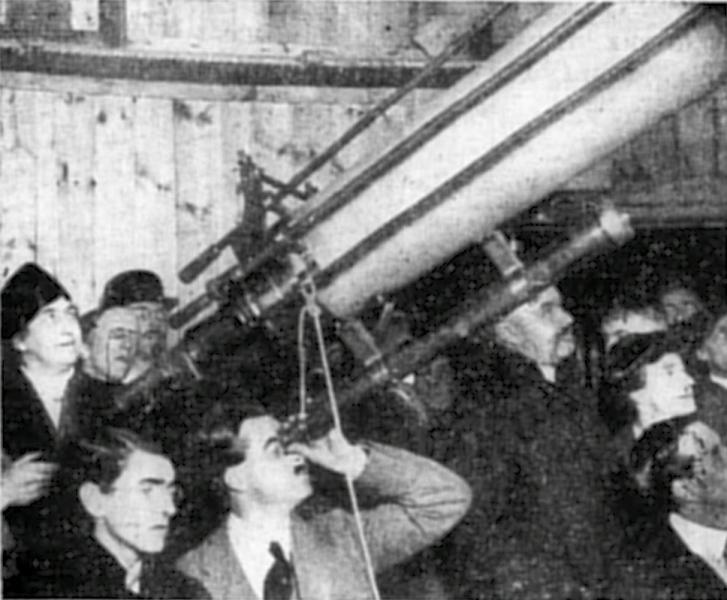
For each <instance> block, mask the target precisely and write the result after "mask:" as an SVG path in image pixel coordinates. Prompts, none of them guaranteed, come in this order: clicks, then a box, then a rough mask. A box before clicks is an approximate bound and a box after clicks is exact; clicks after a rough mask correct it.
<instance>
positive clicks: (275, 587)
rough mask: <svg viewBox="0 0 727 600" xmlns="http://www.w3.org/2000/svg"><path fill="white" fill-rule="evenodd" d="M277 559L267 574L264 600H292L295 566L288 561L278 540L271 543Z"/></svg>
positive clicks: (271, 551)
mask: <svg viewBox="0 0 727 600" xmlns="http://www.w3.org/2000/svg"><path fill="white" fill-rule="evenodd" d="M270 554H272V555H273V558H274V559H275V561H274V562H273V566H272V567H270V570H269V571H268V574H267V575H266V576H265V582H264V584H263V600H291V595H292V593H293V577H294V574H293V566H292V565H291V564H290V563H289V562H288V561H287V559H286V558H285V555H284V554H283V549H282V548H281V547H280V544H278V542H272V543H271V544H270Z"/></svg>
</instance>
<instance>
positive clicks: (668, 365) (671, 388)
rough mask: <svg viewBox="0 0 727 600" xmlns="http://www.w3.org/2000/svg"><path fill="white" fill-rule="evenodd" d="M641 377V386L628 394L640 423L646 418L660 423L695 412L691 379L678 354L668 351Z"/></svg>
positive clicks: (644, 370)
mask: <svg viewBox="0 0 727 600" xmlns="http://www.w3.org/2000/svg"><path fill="white" fill-rule="evenodd" d="M642 375H643V380H644V385H643V387H641V389H638V390H636V391H634V392H632V393H631V398H632V399H633V400H634V402H635V403H636V408H637V410H638V412H639V415H640V416H641V417H642V420H643V418H644V416H645V415H649V420H652V421H661V420H665V419H670V418H672V417H678V416H682V415H688V414H690V413H692V412H694V411H695V410H696V408H697V407H696V404H695V402H694V379H692V378H691V376H690V375H689V373H687V371H686V369H685V368H684V361H682V359H681V357H680V356H679V355H678V354H677V353H675V352H668V353H666V354H663V355H662V356H661V357H660V358H659V360H657V361H656V362H653V363H649V364H648V365H645V366H644V367H642Z"/></svg>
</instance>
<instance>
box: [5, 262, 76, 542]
mask: <svg viewBox="0 0 727 600" xmlns="http://www.w3.org/2000/svg"><path fill="white" fill-rule="evenodd" d="M1 301H2V307H1V310H2V341H3V360H2V369H3V381H2V413H3V414H2V428H3V452H4V454H5V455H6V456H7V457H8V458H9V461H10V462H9V466H8V467H7V468H5V469H3V510H4V512H3V516H4V517H5V518H6V519H7V521H8V524H9V526H10V529H11V531H12V533H13V536H14V537H15V539H16V540H18V542H19V543H21V544H23V543H26V544H28V543H30V542H43V541H48V540H43V539H42V537H43V536H42V531H43V526H44V525H47V524H49V523H50V522H51V521H56V520H57V519H56V517H55V515H54V514H52V513H53V512H54V510H55V507H52V506H51V502H50V500H49V499H48V498H47V497H46V498H45V499H42V500H39V498H41V497H42V496H44V495H46V494H47V492H48V489H49V486H50V484H51V480H52V475H53V472H54V471H55V465H54V464H53V461H54V460H55V455H56V450H57V448H58V445H59V442H60V440H61V438H62V437H63V436H64V435H65V433H66V432H70V423H71V422H72V419H71V417H70V412H71V411H70V408H69V395H70V394H69V388H70V385H71V380H72V379H73V377H74V375H75V373H76V365H77V363H78V359H79V357H80V355H81V349H82V341H81V329H80V325H79V323H78V311H77V309H76V306H75V305H74V304H73V302H72V300H71V296H70V294H69V293H68V292H67V291H66V289H65V288H64V287H63V286H62V285H61V284H60V283H59V282H58V281H57V280H56V279H55V278H53V277H52V276H51V275H50V274H49V273H47V272H46V271H44V270H43V269H41V268H40V267H38V266H37V265H35V264H32V263H28V264H25V265H23V266H22V267H20V269H18V270H17V271H16V272H15V273H14V274H13V276H12V277H10V279H8V281H7V282H6V283H5V285H4V286H3V288H2V298H1ZM6 508H7V510H5V509H6Z"/></svg>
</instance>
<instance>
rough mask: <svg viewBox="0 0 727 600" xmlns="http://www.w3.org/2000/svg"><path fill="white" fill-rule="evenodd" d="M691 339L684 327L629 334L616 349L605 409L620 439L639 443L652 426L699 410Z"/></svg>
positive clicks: (603, 392)
mask: <svg viewBox="0 0 727 600" xmlns="http://www.w3.org/2000/svg"><path fill="white" fill-rule="evenodd" d="M685 343H686V342H685V338H684V336H683V335H681V334H680V332H678V331H657V332H652V333H644V334H632V335H628V336H626V337H624V338H623V339H621V340H620V341H619V342H618V343H617V344H616V345H615V346H614V347H613V348H612V349H611V351H610V352H609V354H608V356H607V358H606V373H605V377H604V381H603V383H602V386H601V387H600V389H599V402H600V406H599V408H600V412H601V415H602V417H603V418H604V419H605V421H606V424H607V425H608V426H609V428H610V429H611V432H612V433H614V434H615V435H616V436H617V438H619V439H621V440H623V441H628V440H630V442H631V443H633V442H634V441H636V440H638V439H639V438H640V437H641V435H642V434H643V432H644V431H645V430H646V429H648V428H649V427H651V426H652V425H655V424H656V423H659V422H662V421H666V420H669V419H672V418H674V417H680V416H685V415H690V414H692V413H694V412H695V411H696V409H697V406H696V403H695V400H694V379H692V377H691V375H689V373H688V372H687V370H686V367H685V365H684V360H683V359H682V356H681V352H682V351H683V349H684V347H685ZM631 443H627V446H628V447H627V448H625V450H626V452H628V451H629V450H630V446H631Z"/></svg>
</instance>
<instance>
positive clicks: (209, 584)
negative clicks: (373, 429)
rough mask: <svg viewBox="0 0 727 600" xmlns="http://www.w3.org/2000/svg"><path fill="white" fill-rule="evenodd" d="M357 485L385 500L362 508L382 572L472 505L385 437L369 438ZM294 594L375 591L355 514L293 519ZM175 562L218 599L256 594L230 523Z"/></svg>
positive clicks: (438, 469)
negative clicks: (383, 439) (236, 550)
mask: <svg viewBox="0 0 727 600" xmlns="http://www.w3.org/2000/svg"><path fill="white" fill-rule="evenodd" d="M356 483H357V486H361V487H363V488H369V489H370V490H371V491H374V492H375V493H376V494H377V495H378V497H379V498H380V499H381V502H380V503H379V504H377V505H375V506H373V507H372V508H370V509H367V510H363V511H362V518H363V523H364V530H365V535H366V541H367V544H368V547H369V551H370V553H371V559H372V561H373V565H374V569H375V571H376V572H380V571H382V570H384V569H386V568H387V567H390V566H393V565H395V564H398V563H400V562H402V561H403V560H405V559H406V558H408V557H410V556H412V555H413V554H415V553H416V552H419V551H420V550H422V549H424V548H425V547H427V546H429V545H430V544H433V543H434V542H435V541H436V540H438V539H439V538H441V537H442V536H444V535H445V534H446V533H447V531H449V530H450V529H451V528H452V527H453V526H454V525H455V524H456V523H457V521H459V520H460V519H461V518H462V516H463V515H464V514H465V512H466V511H467V508H468V507H469V503H470V489H469V486H468V485H467V483H465V482H464V481H463V480H462V479H460V478H459V477H458V476H457V475H455V474H454V473H452V472H451V471H449V470H447V469H445V468H444V467H442V466H441V465H439V464H437V463H435V462H434V461H431V460H429V459H426V458H423V457H419V456H416V455H414V454H411V453H409V452H406V451H404V450H399V449H396V448H392V447H389V446H384V445H383V444H373V443H372V444H371V445H370V454H369V459H368V464H367V466H366V469H365V470H364V472H363V473H362V474H361V476H360V477H359V478H358V479H357V481H356ZM292 557H293V563H294V567H295V573H296V579H297V593H296V596H297V598H296V600H298V599H299V600H336V599H337V600H356V599H363V598H371V597H372V594H371V590H370V587H369V583H368V579H367V576H366V570H365V563H364V559H363V554H362V551H361V548H360V543H359V540H358V536H357V533H356V526H355V522H354V520H353V516H352V515H351V514H350V513H349V512H348V511H346V510H343V509H339V508H334V509H333V510H329V511H327V512H324V513H320V514H316V515H313V516H312V517H310V518H304V517H303V516H302V515H300V514H294V515H293V519H292ZM178 566H179V567H180V568H181V570H183V571H184V572H186V573H187V574H189V575H191V576H192V577H195V578H196V579H199V580H200V581H201V582H202V583H203V585H204V586H205V587H206V588H207V589H208V590H209V592H210V593H211V595H212V597H213V598H214V599H215V600H223V599H224V600H227V599H229V598H236V599H239V600H259V599H258V598H257V597H256V595H255V594H254V592H253V590H252V588H251V587H250V584H249V583H248V581H247V579H246V577H245V574H244V571H243V569H242V568H241V567H240V565H239V564H238V562H237V557H236V555H235V554H234V551H233V549H232V546H231V543H230V541H229V538H228V535H227V530H226V527H225V526H223V527H221V528H219V529H217V530H216V531H214V532H213V533H212V534H211V535H210V536H209V537H208V538H207V539H205V540H204V542H203V543H202V544H201V545H200V546H198V547H197V548H194V549H193V550H191V551H190V552H188V553H187V554H186V555H184V556H183V557H182V558H181V559H180V561H179V563H178Z"/></svg>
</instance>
